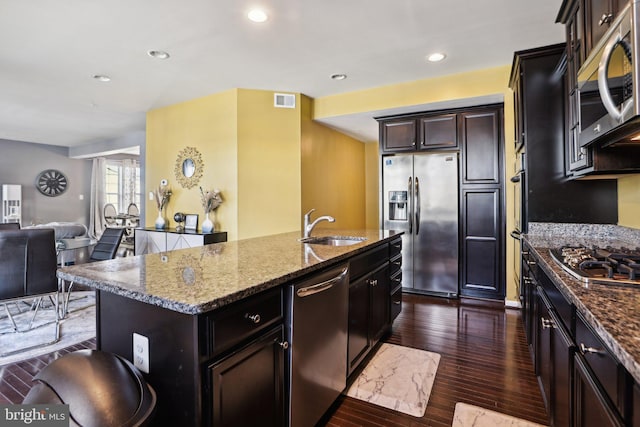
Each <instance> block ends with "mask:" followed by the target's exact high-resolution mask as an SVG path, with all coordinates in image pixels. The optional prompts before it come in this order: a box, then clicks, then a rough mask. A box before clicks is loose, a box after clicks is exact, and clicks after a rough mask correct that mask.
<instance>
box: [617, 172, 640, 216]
mask: <svg viewBox="0 0 640 427" xmlns="http://www.w3.org/2000/svg"><path fill="white" fill-rule="evenodd" d="M618 225H622V226H625V227H630V228H640V175H631V176H627V177H624V178H619V179H618Z"/></svg>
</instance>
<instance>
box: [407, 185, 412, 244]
mask: <svg viewBox="0 0 640 427" xmlns="http://www.w3.org/2000/svg"><path fill="white" fill-rule="evenodd" d="M412 190H413V182H412V180H411V177H409V184H408V185H407V192H408V193H409V197H408V201H412V200H413V193H412ZM408 207H409V234H411V233H413V221H412V220H413V218H411V206H408Z"/></svg>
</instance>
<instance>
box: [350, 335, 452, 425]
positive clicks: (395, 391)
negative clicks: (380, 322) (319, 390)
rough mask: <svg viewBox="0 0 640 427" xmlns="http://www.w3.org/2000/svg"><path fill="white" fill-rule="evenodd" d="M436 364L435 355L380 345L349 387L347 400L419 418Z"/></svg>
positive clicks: (426, 400)
mask: <svg viewBox="0 0 640 427" xmlns="http://www.w3.org/2000/svg"><path fill="white" fill-rule="evenodd" d="M439 363H440V355H439V354H437V353H431V352H428V351H423V350H417V349H415V348H409V347H402V346H398V345H393V344H386V343H385V344H382V345H381V346H380V348H379V349H378V351H377V352H376V354H375V355H374V356H373V358H371V360H370V361H369V363H368V364H367V366H366V367H365V368H364V370H363V371H362V373H361V374H360V375H359V376H358V378H356V380H355V381H354V382H353V384H352V385H351V387H349V390H348V391H347V396H350V397H353V398H356V399H360V400H364V401H365V402H369V403H373V404H374V405H379V406H382V407H385V408H388V409H392V410H394V411H399V412H402V413H405V414H409V415H413V416H414V417H422V416H424V413H425V411H426V409H427V402H428V401H429V395H431V388H432V387H433V382H434V380H435V377H436V371H437V370H438V364H439Z"/></svg>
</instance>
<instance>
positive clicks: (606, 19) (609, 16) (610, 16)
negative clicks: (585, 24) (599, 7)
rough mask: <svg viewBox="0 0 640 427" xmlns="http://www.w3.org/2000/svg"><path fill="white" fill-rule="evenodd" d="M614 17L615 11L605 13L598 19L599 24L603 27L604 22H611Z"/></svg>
mask: <svg viewBox="0 0 640 427" xmlns="http://www.w3.org/2000/svg"><path fill="white" fill-rule="evenodd" d="M612 19H613V13H603V14H602V16H601V17H600V20H599V21H598V25H599V26H600V27H602V26H603V25H604V24H609V23H610V22H611V20H612Z"/></svg>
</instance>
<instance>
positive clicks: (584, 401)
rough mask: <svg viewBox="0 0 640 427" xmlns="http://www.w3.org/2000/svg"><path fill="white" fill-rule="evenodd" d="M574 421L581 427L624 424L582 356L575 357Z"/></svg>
mask: <svg viewBox="0 0 640 427" xmlns="http://www.w3.org/2000/svg"><path fill="white" fill-rule="evenodd" d="M573 375H574V384H573V385H574V406H573V422H574V425H576V426H580V427H603V426H622V425H624V424H623V422H622V420H620V418H619V417H618V416H617V415H616V414H615V412H614V411H613V410H612V409H611V406H610V404H609V402H608V401H607V399H606V398H605V397H604V396H603V395H602V393H601V392H600V390H599V389H598V386H597V385H596V383H595V381H594V380H593V377H592V375H591V372H590V371H589V369H588V368H587V366H586V364H585V362H584V360H583V358H582V356H580V355H579V354H576V355H575V357H574V359H573Z"/></svg>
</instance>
